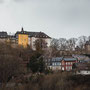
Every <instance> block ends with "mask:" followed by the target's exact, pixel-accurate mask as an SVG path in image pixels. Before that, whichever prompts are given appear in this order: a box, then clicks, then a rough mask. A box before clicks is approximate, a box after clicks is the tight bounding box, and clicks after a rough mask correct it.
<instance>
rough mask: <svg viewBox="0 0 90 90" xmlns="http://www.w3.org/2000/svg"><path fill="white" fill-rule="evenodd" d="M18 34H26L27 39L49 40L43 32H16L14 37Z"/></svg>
mask: <svg viewBox="0 0 90 90" xmlns="http://www.w3.org/2000/svg"><path fill="white" fill-rule="evenodd" d="M18 34H27V35H29V37H36V38H51V37H49V36H48V35H46V34H45V33H44V32H28V31H17V32H16V34H15V35H18Z"/></svg>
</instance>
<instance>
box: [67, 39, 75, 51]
mask: <svg viewBox="0 0 90 90" xmlns="http://www.w3.org/2000/svg"><path fill="white" fill-rule="evenodd" d="M76 41H77V38H70V39H69V40H67V49H68V50H69V51H73V50H75V46H76Z"/></svg>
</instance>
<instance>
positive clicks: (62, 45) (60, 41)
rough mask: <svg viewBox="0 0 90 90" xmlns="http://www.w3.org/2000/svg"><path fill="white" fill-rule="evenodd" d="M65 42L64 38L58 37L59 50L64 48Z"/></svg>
mask: <svg viewBox="0 0 90 90" xmlns="http://www.w3.org/2000/svg"><path fill="white" fill-rule="evenodd" d="M66 42H67V40H66V39H65V38H60V39H59V49H60V50H66Z"/></svg>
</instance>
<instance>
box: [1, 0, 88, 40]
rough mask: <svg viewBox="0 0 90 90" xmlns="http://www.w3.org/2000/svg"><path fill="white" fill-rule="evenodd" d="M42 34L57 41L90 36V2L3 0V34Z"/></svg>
mask: <svg viewBox="0 0 90 90" xmlns="http://www.w3.org/2000/svg"><path fill="white" fill-rule="evenodd" d="M21 27H24V29H25V30H26V31H42V32H45V33H46V34H48V35H49V36H51V37H53V38H71V37H79V36H81V35H86V36H89V35H90V0H0V31H7V32H12V33H15V32H16V31H18V30H20V29H21Z"/></svg>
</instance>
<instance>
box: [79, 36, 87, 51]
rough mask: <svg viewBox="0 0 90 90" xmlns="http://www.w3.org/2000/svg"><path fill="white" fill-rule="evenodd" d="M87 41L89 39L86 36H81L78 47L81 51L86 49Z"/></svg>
mask: <svg viewBox="0 0 90 90" xmlns="http://www.w3.org/2000/svg"><path fill="white" fill-rule="evenodd" d="M86 41H87V37H86V36H80V37H79V38H78V46H79V48H80V49H81V50H84V49H85V43H86Z"/></svg>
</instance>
